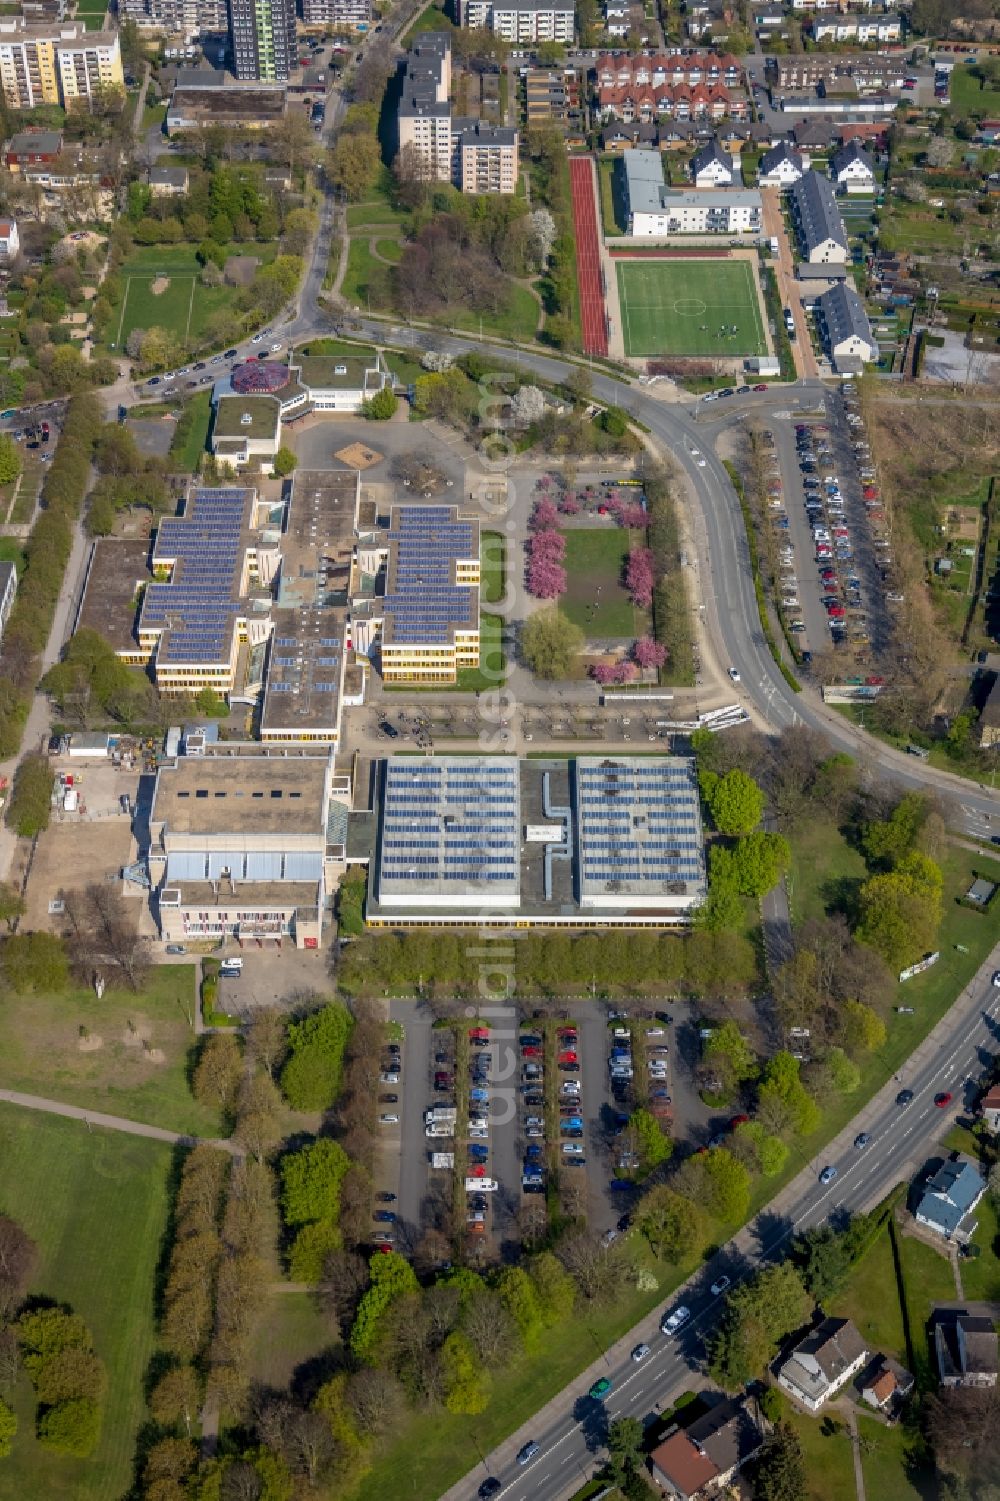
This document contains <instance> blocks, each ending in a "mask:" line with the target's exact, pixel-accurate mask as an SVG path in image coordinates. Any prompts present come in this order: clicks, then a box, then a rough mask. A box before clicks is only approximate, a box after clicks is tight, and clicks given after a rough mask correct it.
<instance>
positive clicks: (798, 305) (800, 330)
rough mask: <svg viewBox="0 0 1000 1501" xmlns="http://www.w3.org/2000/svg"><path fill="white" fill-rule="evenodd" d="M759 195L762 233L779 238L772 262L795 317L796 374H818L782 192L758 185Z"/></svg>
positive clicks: (784, 301)
mask: <svg viewBox="0 0 1000 1501" xmlns="http://www.w3.org/2000/svg"><path fill="white" fill-rule="evenodd" d="M760 195H761V199H762V200H763V204H764V233H765V234H766V235H767V236H768V237H769V238H772V239H776V240H777V241H778V258H777V260H773V261H772V262H771V264H772V265H773V266H774V268H775V273H776V275H777V278H778V294H779V296H780V297H781V305H782V307H783V308H786V307H788V308H791V310H792V317H793V318H794V320H795V339H794V341H793V343H792V359H793V360H794V362H795V374H796V375H797V376H799V378H800V379H808V378H809V377H810V376H816V375H818V374H819V370H818V368H817V365H816V356H815V355H814V354H813V347H812V340H811V338H810V337H809V326H808V324H807V323H806V315H805V310H804V309H803V306H802V302H801V300H800V287H799V283H798V282H797V281H796V280H795V257H794V255H793V253H792V247H791V246H790V245H789V243H788V233H787V231H786V229H785V220H784V217H783V216H782V212H781V194H780V192H779V190H778V189H777V188H761V190H760Z"/></svg>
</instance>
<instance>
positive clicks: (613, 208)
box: [597, 156, 628, 235]
mask: <svg viewBox="0 0 1000 1501" xmlns="http://www.w3.org/2000/svg"><path fill="white" fill-rule="evenodd" d="M617 160H618V158H617V157H615V156H601V157H598V159H597V181H598V183H599V185H600V189H601V227H602V228H603V230H604V233H605V234H606V235H623V234H624V233H625V231H626V229H627V228H628V225H627V223H626V221H625V218H624V216H623V214H622V206H621V204H620V203H619V200H618V194H617V193H616V192H615V162H616V161H617Z"/></svg>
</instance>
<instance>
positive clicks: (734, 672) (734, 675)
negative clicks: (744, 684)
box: [729, 667, 741, 683]
mask: <svg viewBox="0 0 1000 1501" xmlns="http://www.w3.org/2000/svg"><path fill="white" fill-rule="evenodd" d="M729 676H730V678H731V679H732V681H733V682H734V683H738V682H740V681H741V679H740V675H739V673H738V672H737V670H736V668H735V667H730V669H729Z"/></svg>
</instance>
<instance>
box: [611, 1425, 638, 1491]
mask: <svg viewBox="0 0 1000 1501" xmlns="http://www.w3.org/2000/svg"><path fill="white" fill-rule="evenodd" d="M642 1441H643V1429H642V1424H641V1423H640V1421H639V1419H638V1418H615V1419H614V1421H613V1422H611V1423H609V1424H608V1455H609V1457H610V1459H611V1469H612V1472H613V1474H614V1476H615V1480H616V1482H617V1484H618V1485H622V1484H624V1483H625V1482H626V1481H627V1480H628V1478H629V1477H630V1476H631V1475H634V1474H635V1472H636V1471H637V1470H640V1469H641V1468H642V1461H643V1452H642Z"/></svg>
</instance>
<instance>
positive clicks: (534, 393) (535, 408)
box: [510, 386, 545, 427]
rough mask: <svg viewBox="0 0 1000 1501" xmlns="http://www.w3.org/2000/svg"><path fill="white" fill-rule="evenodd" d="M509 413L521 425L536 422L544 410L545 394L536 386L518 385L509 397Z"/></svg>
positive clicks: (525, 425)
mask: <svg viewBox="0 0 1000 1501" xmlns="http://www.w3.org/2000/svg"><path fill="white" fill-rule="evenodd" d="M510 409H511V415H512V417H513V418H514V421H515V422H517V423H519V424H520V426H521V427H530V426H531V424H532V423H533V422H538V421H539V419H540V418H541V417H542V416H543V415H544V412H545V395H544V392H542V391H541V390H540V389H539V388H538V386H519V387H518V389H517V390H516V391H515V392H514V395H513V396H512V397H511V401H510Z"/></svg>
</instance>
